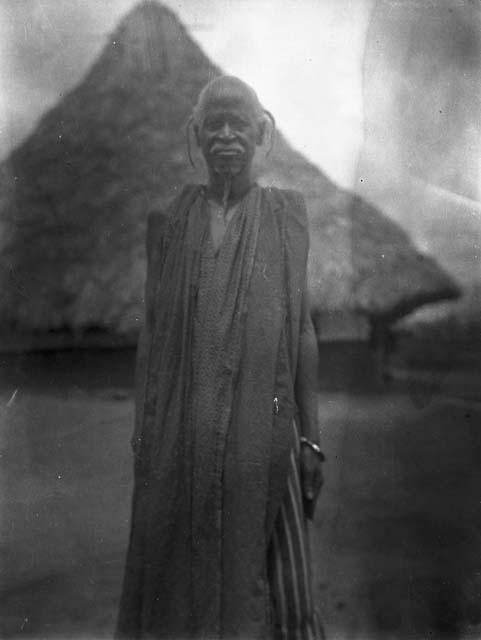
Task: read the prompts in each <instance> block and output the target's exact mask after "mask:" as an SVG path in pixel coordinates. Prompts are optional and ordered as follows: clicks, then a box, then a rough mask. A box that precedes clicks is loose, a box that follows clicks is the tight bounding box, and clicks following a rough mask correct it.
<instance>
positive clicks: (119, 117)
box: [0, 2, 458, 334]
mask: <svg viewBox="0 0 481 640" xmlns="http://www.w3.org/2000/svg"><path fill="white" fill-rule="evenodd" d="M218 73H219V70H218V69H217V68H216V67H215V66H213V65H212V63H211V62H210V61H209V60H208V59H207V58H206V56H205V55H204V54H203V53H202V51H201V50H200V48H199V47H198V46H197V45H196V44H195V43H194V42H193V41H192V40H191V39H190V37H189V36H188V34H187V33H186V31H185V29H184V28H183V26H182V25H181V24H180V23H179V21H178V20H177V18H176V16H175V15H174V14H173V13H172V12H171V11H170V10H168V9H166V8H164V7H162V6H160V5H159V4H157V3H155V2H144V3H142V4H141V5H139V6H138V7H137V8H136V9H134V10H133V11H132V12H131V13H130V14H129V15H128V16H127V17H126V18H125V19H124V20H123V21H122V23H121V24H120V26H119V28H118V29H117V31H116V32H115V33H114V34H113V35H112V36H111V37H110V38H109V41H108V43H107V45H106V47H105V49H104V51H103V52H102V54H101V56H100V57H99V59H98V60H97V62H96V63H95V64H94V66H93V67H92V69H91V70H90V71H89V73H88V74H87V76H86V77H85V79H84V80H83V82H82V83H81V84H80V85H79V86H78V87H77V88H76V89H74V90H73V91H72V92H71V93H70V94H68V95H67V96H65V97H64V98H63V99H62V100H61V102H60V103H59V104H58V105H57V106H56V107H55V108H54V109H52V110H51V111H50V112H49V113H48V114H47V115H46V116H45V117H44V118H43V119H42V120H41V122H40V123H39V125H38V127H37V129H36V131H35V132H34V133H33V134H32V135H31V136H30V137H29V138H28V139H27V140H26V141H25V142H24V143H23V144H22V145H21V146H20V147H19V148H17V149H16V150H15V151H14V152H13V153H12V154H11V155H10V157H9V158H8V159H7V160H6V161H5V162H4V163H3V165H2V166H1V167H0V224H1V225H2V228H1V231H2V236H1V238H2V239H1V246H0V284H1V287H2V298H1V301H0V324H1V325H2V326H3V327H6V328H8V329H10V330H11V331H17V330H21V329H28V330H32V329H33V330H37V331H45V330H61V329H66V328H67V329H69V330H73V331H79V330H84V329H86V328H89V327H100V328H106V329H109V330H113V331H115V332H118V333H126V334H127V333H130V334H135V332H136V329H137V328H138V326H139V323H140V322H141V309H142V297H143V282H144V277H145V252H144V233H145V222H146V215H147V213H148V211H149V210H152V209H156V208H162V207H164V206H165V204H166V201H167V200H168V199H169V198H170V197H172V195H173V194H174V193H175V192H176V191H177V190H178V189H179V188H180V187H181V185H182V184H183V183H185V182H192V181H197V180H198V179H199V178H200V173H197V172H194V171H192V170H191V169H190V168H189V166H188V163H187V159H186V153H185V139H184V126H185V123H186V121H187V119H188V116H189V114H190V111H191V108H192V105H193V103H194V102H195V99H196V97H197V95H198V92H199V91H200V89H201V88H202V86H203V85H204V84H205V83H206V82H207V81H208V80H209V79H211V78H212V77H213V76H214V75H216V74H218ZM260 157H261V163H260V164H259V165H258V167H257V171H258V174H259V181H260V182H261V183H263V184H276V185H279V186H291V187H296V188H299V189H301V190H302V191H303V192H304V194H305V195H306V198H307V201H308V208H309V215H310V219H311V225H312V240H311V246H312V251H311V261H310V272H309V273H310V288H311V296H312V298H313V302H314V306H315V308H316V309H317V310H318V311H321V312H322V311H324V310H333V309H334V310H336V309H348V310H350V311H353V312H355V313H362V314H367V315H368V316H369V315H374V316H383V317H386V318H387V319H392V318H394V317H398V316H399V315H400V314H403V313H406V312H407V311H410V310H411V309H412V308H414V307H416V306H418V305H421V304H424V303H426V302H430V301H434V300H438V299H442V298H446V297H450V296H454V295H457V293H458V291H457V288H456V286H455V285H454V283H453V282H452V281H451V279H450V278H449V277H448V276H447V275H446V274H445V273H443V272H442V271H441V270H440V268H439V267H438V266H437V265H436V264H435V263H434V261H433V260H431V259H430V258H427V257H425V256H422V255H421V254H419V253H418V252H417V251H416V250H415V249H414V247H413V246H412V244H411V243H410V241H409V239H408V237H407V235H406V234H405V233H404V232H403V231H401V230H400V229H399V228H398V227H397V226H396V225H395V224H394V223H392V222H390V221H389V220H387V219H386V218H385V217H384V216H383V215H382V214H381V213H379V212H378V211H377V210H375V209H374V208H373V207H371V206H370V205H368V204H367V203H366V202H364V201H362V200H361V199H359V198H356V197H353V196H352V195H350V194H348V193H346V192H343V191H341V190H339V189H338V188H337V187H335V185H334V184H333V183H332V182H330V181H329V180H328V179H327V177H326V176H325V175H324V174H323V173H322V172H320V171H319V170H318V169H317V168H316V167H314V166H313V165H312V164H310V163H309V162H307V161H306V160H305V159H304V158H303V157H302V156H301V155H300V154H298V153H296V152H295V151H293V150H292V149H291V148H290V147H289V146H288V145H287V143H286V142H285V140H284V139H283V138H282V136H280V135H279V136H278V137H277V142H276V145H275V148H274V151H273V154H272V155H271V156H270V157H269V158H268V159H267V161H266V162H263V161H262V158H263V152H262V151H261V152H260Z"/></svg>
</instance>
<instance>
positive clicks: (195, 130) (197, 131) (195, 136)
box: [192, 123, 200, 147]
mask: <svg viewBox="0 0 481 640" xmlns="http://www.w3.org/2000/svg"><path fill="white" fill-rule="evenodd" d="M192 128H193V129H194V138H195V142H196V144H197V146H198V147H200V132H199V125H198V124H195V123H194V126H193V127H192Z"/></svg>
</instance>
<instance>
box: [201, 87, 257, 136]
mask: <svg viewBox="0 0 481 640" xmlns="http://www.w3.org/2000/svg"><path fill="white" fill-rule="evenodd" d="M217 104H222V105H226V104H236V105H240V106H242V107H244V108H245V109H246V110H247V112H248V113H249V115H250V116H251V117H252V118H253V119H254V120H256V121H260V120H263V119H264V116H265V111H264V109H263V107H262V105H261V103H260V101H259V98H258V97H257V94H256V92H255V91H254V89H252V88H251V87H249V85H248V84H246V83H245V82H243V81H242V80H239V78H236V77H235V76H220V77H218V78H215V79H214V80H212V81H211V82H209V84H207V85H206V86H205V87H204V88H203V89H202V91H201V92H200V94H199V99H198V101H197V104H196V106H195V107H194V111H193V114H192V115H193V120H194V124H195V125H197V126H198V127H201V126H202V123H203V120H204V116H205V112H206V109H207V107H209V106H215V105H217Z"/></svg>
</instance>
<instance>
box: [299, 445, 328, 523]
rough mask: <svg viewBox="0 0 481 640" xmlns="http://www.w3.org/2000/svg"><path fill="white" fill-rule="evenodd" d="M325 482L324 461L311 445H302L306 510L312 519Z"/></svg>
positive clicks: (303, 488)
mask: <svg viewBox="0 0 481 640" xmlns="http://www.w3.org/2000/svg"><path fill="white" fill-rule="evenodd" d="M323 484H324V474H323V473H322V462H321V459H320V457H319V456H318V454H317V453H316V452H315V451H313V450H312V449H311V448H310V447H308V446H305V445H301V485H302V495H303V498H304V511H305V513H306V516H307V517H308V518H310V519H312V518H313V516H314V509H315V506H316V501H317V498H318V497H319V493H320V491H321V488H322V485H323Z"/></svg>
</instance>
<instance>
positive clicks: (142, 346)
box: [131, 212, 167, 455]
mask: <svg viewBox="0 0 481 640" xmlns="http://www.w3.org/2000/svg"><path fill="white" fill-rule="evenodd" d="M166 226H167V216H166V215H164V214H161V213H159V212H152V213H151V214H150V215H149V217H148V220H147V235H146V253H147V277H146V283H145V296H144V324H143V326H142V329H141V331H140V334H139V339H138V343H137V355H136V361H135V429H134V434H133V436H132V439H131V445H132V449H133V451H134V454H135V455H137V454H138V453H139V450H140V445H141V443H142V428H143V423H144V405H145V394H146V383H147V371H148V367H149V359H150V350H151V345H152V328H153V325H154V322H155V298H156V289H157V283H158V281H159V279H160V271H161V268H162V255H163V249H164V235H165V233H164V232H165V228H166Z"/></svg>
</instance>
